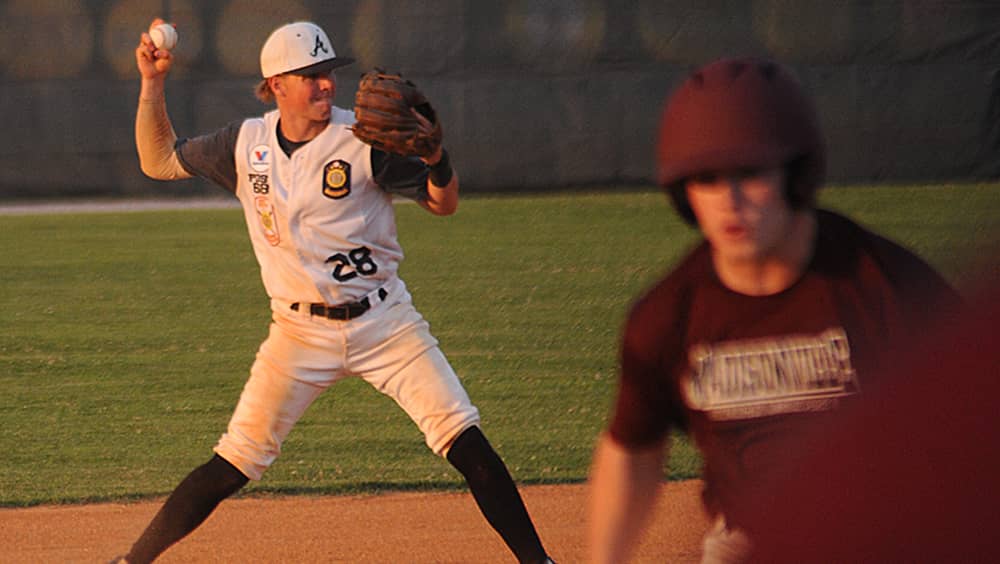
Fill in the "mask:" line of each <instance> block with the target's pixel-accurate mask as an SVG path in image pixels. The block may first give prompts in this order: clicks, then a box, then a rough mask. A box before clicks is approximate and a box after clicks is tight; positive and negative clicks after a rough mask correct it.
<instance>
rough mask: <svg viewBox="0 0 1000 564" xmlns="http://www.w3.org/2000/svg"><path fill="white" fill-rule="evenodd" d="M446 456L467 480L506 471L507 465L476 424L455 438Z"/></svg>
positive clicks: (486, 477)
mask: <svg viewBox="0 0 1000 564" xmlns="http://www.w3.org/2000/svg"><path fill="white" fill-rule="evenodd" d="M446 458H447V460H448V462H450V463H451V465H452V466H454V467H455V468H456V469H457V470H458V471H459V472H461V473H462V475H463V476H465V478H466V480H470V481H473V480H484V479H488V478H489V476H490V475H491V474H493V473H494V472H497V471H500V470H502V471H503V472H504V473H506V467H505V466H504V465H503V461H502V460H500V456H499V455H498V454H497V453H496V451H495V450H493V446H492V445H490V442H489V441H488V440H486V436H485V435H483V432H482V431H481V430H480V429H479V427H478V426H475V425H473V426H472V427H469V428H468V429H466V430H464V431H462V433H461V434H459V435H458V437H457V438H455V440H454V441H453V442H452V444H451V448H450V449H448V454H447V455H446Z"/></svg>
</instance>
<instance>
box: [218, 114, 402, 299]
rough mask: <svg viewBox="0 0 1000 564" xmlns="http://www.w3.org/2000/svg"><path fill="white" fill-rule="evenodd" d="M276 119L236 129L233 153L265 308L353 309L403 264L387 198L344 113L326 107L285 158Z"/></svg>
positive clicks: (269, 116)
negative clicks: (322, 121) (311, 132)
mask: <svg viewBox="0 0 1000 564" xmlns="http://www.w3.org/2000/svg"><path fill="white" fill-rule="evenodd" d="M278 117H279V114H278V111H277V110H274V111H272V112H268V113H267V114H266V115H264V116H263V117H262V118H254V119H248V120H246V121H244V122H243V125H242V127H241V128H240V133H239V136H238V137H237V140H236V149H235V152H234V154H235V157H236V179H237V184H236V196H237V197H238V198H239V199H240V202H241V203H242V204H243V210H244V213H245V215H246V222H247V228H248V230H249V232H250V240H251V241H252V243H253V249H254V253H255V254H256V255H257V261H258V262H259V263H260V268H261V276H262V278H263V280H264V287H265V288H266V289H267V293H268V295H269V296H270V297H271V299H272V305H273V306H274V307H283V306H284V307H287V306H286V305H285V304H288V303H291V302H320V303H327V304H340V303H345V302H351V301H356V300H357V299H359V298H360V297H362V296H364V295H365V294H367V293H369V292H371V291H373V290H375V289H376V288H378V287H379V286H380V285H381V284H382V283H383V282H385V281H386V280H389V279H391V278H392V277H393V276H394V275H395V273H396V270H397V268H398V265H399V261H400V259H402V257H403V251H402V249H401V248H400V246H399V243H398V241H397V240H396V218H395V213H394V211H393V207H392V196H391V194H389V193H387V192H386V191H384V190H382V189H380V188H379V187H378V186H377V185H376V184H375V182H374V180H373V176H372V169H371V158H370V147H369V146H368V145H365V144H364V143H361V142H360V141H358V140H357V138H355V137H354V135H353V134H352V133H351V131H350V130H349V129H348V126H350V125H351V124H352V123H353V122H354V114H353V112H350V111H347V110H342V109H340V108H336V107H335V108H332V115H331V120H330V125H329V126H328V127H327V128H326V129H325V130H324V131H323V132H322V133H320V134H319V136H317V137H316V138H314V139H313V140H311V141H310V142H309V143H307V144H305V145H304V146H302V147H301V148H299V149H298V150H296V151H295V152H294V153H293V154H292V156H291V157H288V156H287V155H286V154H285V153H284V152H283V151H282V150H281V148H280V146H279V145H278V138H277V134H276V130H277V124H278ZM348 196H350V197H348Z"/></svg>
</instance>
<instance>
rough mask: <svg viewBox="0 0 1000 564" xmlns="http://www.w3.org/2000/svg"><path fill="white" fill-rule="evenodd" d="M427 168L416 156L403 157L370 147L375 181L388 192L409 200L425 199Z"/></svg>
mask: <svg viewBox="0 0 1000 564" xmlns="http://www.w3.org/2000/svg"><path fill="white" fill-rule="evenodd" d="M428 173H429V169H428V168H427V165H426V164H424V161H422V160H420V159H418V158H416V157H403V156H400V155H395V154H392V153H386V152H384V151H379V150H378V149H372V175H373V176H374V178H375V183H376V184H378V185H379V186H381V187H382V189H383V190H385V191H386V192H389V193H390V194H395V195H397V196H403V197H405V198H409V199H411V200H424V199H427V175H428Z"/></svg>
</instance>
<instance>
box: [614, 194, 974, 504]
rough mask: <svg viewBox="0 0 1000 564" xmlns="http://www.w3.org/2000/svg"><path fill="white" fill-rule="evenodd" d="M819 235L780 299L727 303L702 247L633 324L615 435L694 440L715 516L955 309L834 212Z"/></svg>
mask: <svg viewBox="0 0 1000 564" xmlns="http://www.w3.org/2000/svg"><path fill="white" fill-rule="evenodd" d="M817 222H818V229H817V239H816V246H815V250H814V253H813V257H812V260H811V261H810V263H809V264H808V266H807V268H806V270H805V272H804V273H803V275H802V277H801V278H800V279H799V280H798V281H797V282H796V283H795V284H793V285H792V286H791V287H790V288H788V289H786V290H784V291H783V292H780V293H778V294H775V295H771V296H762V297H753V296H747V295H743V294H739V293H736V292H733V291H732V290H729V289H728V288H726V287H725V286H724V285H723V284H722V283H721V282H720V281H719V279H718V276H717V275H716V273H715V269H714V267H713V265H712V260H711V254H710V249H709V247H708V244H707V243H704V242H703V243H702V244H701V245H699V246H698V247H696V248H695V249H694V250H693V251H692V252H691V253H690V254H689V255H688V256H687V257H686V258H685V259H684V260H683V261H682V262H681V263H680V265H679V266H678V267H677V268H676V269H674V271H673V272H672V273H670V274H669V275H668V276H667V277H666V278H664V279H663V280H662V281H660V282H659V283H658V284H656V285H655V286H654V287H653V288H652V289H651V290H650V291H649V292H648V293H647V294H646V295H645V296H643V297H642V298H641V299H640V300H639V301H638V302H637V303H636V304H635V305H634V307H633V309H632V312H631V314H630V316H629V318H628V321H627V323H626V327H625V332H624V337H623V342H622V349H621V380H620V385H619V391H618V397H617V402H616V405H615V410H614V414H613V417H612V420H611V424H610V433H611V435H612V437H613V438H614V439H615V440H617V441H618V442H619V443H621V444H623V445H625V446H630V447H641V446H646V445H649V444H652V443H654V442H656V441H658V440H660V439H662V438H663V437H664V436H665V435H666V433H667V432H668V431H669V430H670V428H671V427H677V428H680V429H685V430H688V431H689V432H690V433H691V434H692V436H693V437H694V439H695V441H696V443H697V444H698V447H699V449H700V450H701V452H702V457H703V460H704V469H703V478H704V479H705V482H706V491H705V502H706V506H707V509H708V510H709V511H710V512H711V513H713V514H714V513H717V512H719V511H723V512H724V511H725V509H726V507H728V506H729V502H728V500H731V499H732V497H733V495H734V494H737V493H739V492H741V491H743V490H744V489H745V488H747V487H754V485H755V484H759V483H762V482H763V481H764V479H765V478H766V477H767V473H768V467H769V461H770V460H773V459H774V458H775V457H776V454H777V452H776V451H775V449H780V448H781V445H783V444H786V441H787V440H788V439H789V438H790V437H791V436H792V435H793V434H794V433H796V432H798V431H800V430H801V429H804V428H805V426H806V423H807V422H809V421H812V420H815V419H816V416H817V415H818V414H822V413H827V412H830V411H832V410H835V409H836V408H837V407H838V406H840V405H842V404H843V403H844V402H848V401H855V400H857V399H859V398H863V397H864V396H863V390H864V387H865V385H866V383H872V382H874V381H876V380H877V378H878V377H879V374H880V373H881V372H882V370H880V368H879V359H880V356H881V355H880V353H881V352H882V351H884V350H885V349H886V347H888V346H889V345H890V343H893V342H897V341H896V340H897V339H900V338H904V337H905V336H906V335H907V334H908V333H913V332H915V331H916V332H919V331H920V329H921V327H922V326H923V323H924V322H925V321H927V320H929V319H930V316H931V314H932V313H933V312H934V311H936V310H938V309H939V308H942V307H953V306H957V305H958V303H959V298H958V295H957V294H956V293H955V292H954V290H952V289H951V288H950V287H949V286H948V284H947V283H946V282H945V280H944V279H943V278H942V277H941V276H940V275H939V274H937V273H936V272H935V271H934V270H933V269H932V268H931V267H930V266H928V265H927V264H926V263H925V262H924V261H922V260H921V259H919V258H918V257H916V256H915V255H914V254H912V253H910V252H909V251H907V250H905V249H904V248H902V247H900V246H899V245H896V244H895V243H892V242H890V241H888V240H887V239H884V238H882V237H880V236H878V235H876V234H874V233H871V232H869V231H867V230H865V229H863V228H861V227H860V226H858V225H857V224H855V223H853V222H852V221H850V220H848V219H847V218H844V217H842V216H840V215H837V214H835V213H832V212H828V211H822V210H820V211H817ZM914 334H916V333H914ZM781 454H782V456H784V457H786V458H787V453H781Z"/></svg>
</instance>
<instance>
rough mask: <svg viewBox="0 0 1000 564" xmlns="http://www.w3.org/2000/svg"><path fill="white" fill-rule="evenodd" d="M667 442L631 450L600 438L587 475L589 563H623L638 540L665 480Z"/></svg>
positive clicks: (610, 440)
mask: <svg viewBox="0 0 1000 564" xmlns="http://www.w3.org/2000/svg"><path fill="white" fill-rule="evenodd" d="M667 448H668V445H667V443H666V442H664V443H659V444H656V445H654V446H652V447H650V448H646V449H642V450H630V449H627V448H625V447H623V446H621V445H619V444H618V443H617V442H615V441H614V439H612V438H611V437H610V436H608V435H607V434H605V435H602V436H601V439H600V441H599V442H598V445H597V449H596V451H595V454H594V464H593V467H592V468H591V474H590V500H589V506H588V525H587V541H588V551H589V555H590V562H592V563H593V564H614V563H618V562H625V561H627V560H628V556H629V554H630V552H631V550H632V548H633V547H634V546H635V544H636V542H637V541H638V540H639V538H641V533H642V530H643V527H644V526H645V525H646V522H647V520H648V518H649V515H650V513H651V512H652V509H653V507H654V505H655V501H656V497H657V493H658V492H659V487H660V482H661V480H662V477H663V462H664V457H665V455H666V452H667Z"/></svg>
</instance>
